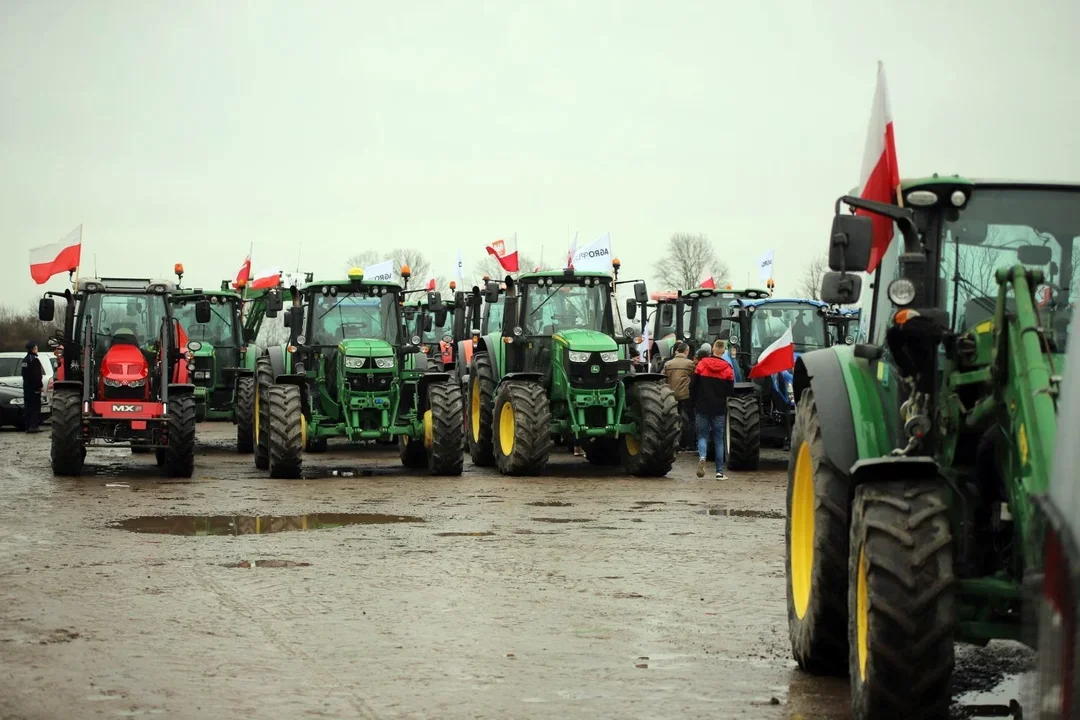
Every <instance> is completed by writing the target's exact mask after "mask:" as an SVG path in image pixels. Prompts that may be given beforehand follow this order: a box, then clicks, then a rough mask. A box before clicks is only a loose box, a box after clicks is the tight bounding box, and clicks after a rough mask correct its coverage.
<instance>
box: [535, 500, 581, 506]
mask: <svg viewBox="0 0 1080 720" xmlns="http://www.w3.org/2000/svg"><path fill="white" fill-rule="evenodd" d="M525 504H526V505H531V506H533V507H572V506H573V504H574V503H568V502H562V501H561V500H537V501H536V502H530V503H525Z"/></svg>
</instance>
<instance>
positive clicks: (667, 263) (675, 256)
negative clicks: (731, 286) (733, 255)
mask: <svg viewBox="0 0 1080 720" xmlns="http://www.w3.org/2000/svg"><path fill="white" fill-rule="evenodd" d="M728 274H729V270H728V266H727V264H726V263H724V262H723V261H722V260H719V259H717V257H716V250H715V249H714V248H713V245H712V242H710V241H709V237H708V236H707V235H705V234H704V233H698V234H696V235H695V234H692V233H674V234H673V235H672V236H671V237H670V238H669V239H668V244H667V249H666V251H665V252H664V255H663V256H662V257H661V258H660V262H659V263H658V264H657V267H656V273H655V276H656V279H657V280H658V281H659V282H660V284H661V285H662V286H663V287H664V289H667V290H687V289H691V288H696V287H698V286H699V285H700V284H701V281H702V279H703V278H706V277H709V276H710V275H711V276H712V278H713V279H714V280H715V281H716V284H717V285H720V284H721V283H725V282H727V280H728Z"/></svg>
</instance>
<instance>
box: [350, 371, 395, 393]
mask: <svg viewBox="0 0 1080 720" xmlns="http://www.w3.org/2000/svg"><path fill="white" fill-rule="evenodd" d="M393 379H394V374H393V373H350V374H349V376H348V382H349V389H350V390H352V391H353V392H385V391H387V390H389V389H390V383H391V382H392V381H393Z"/></svg>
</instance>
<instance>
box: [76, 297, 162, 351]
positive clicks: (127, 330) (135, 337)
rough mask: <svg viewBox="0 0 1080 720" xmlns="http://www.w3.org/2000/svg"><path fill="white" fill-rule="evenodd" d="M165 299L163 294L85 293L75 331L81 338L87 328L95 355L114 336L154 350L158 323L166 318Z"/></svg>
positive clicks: (109, 342)
mask: <svg viewBox="0 0 1080 720" xmlns="http://www.w3.org/2000/svg"><path fill="white" fill-rule="evenodd" d="M165 302H166V301H165V296H164V295H156V294H152V293H88V294H87V295H86V296H85V299H84V300H83V302H82V307H81V308H79V326H78V329H77V333H78V335H79V337H83V333H85V332H87V330H88V329H89V331H90V332H92V333H93V334H94V337H93V343H94V352H95V354H96V355H97V356H99V357H101V356H103V355H104V354H105V353H106V352H107V351H108V350H109V348H110V347H111V346H112V344H113V342H114V341H115V340H117V339H123V340H124V341H125V342H133V343H134V344H136V345H138V346H139V347H141V348H142V349H144V350H147V351H155V350H156V349H157V346H158V343H159V342H160V340H159V338H160V335H161V322H162V320H163V319H164V318H166V317H168V308H167V307H166V305H165ZM88 321H89V326H88V325H87V322H88Z"/></svg>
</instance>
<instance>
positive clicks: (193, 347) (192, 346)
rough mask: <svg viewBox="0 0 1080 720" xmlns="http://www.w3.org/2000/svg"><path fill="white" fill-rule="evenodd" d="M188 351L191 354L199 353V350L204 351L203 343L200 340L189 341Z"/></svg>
mask: <svg viewBox="0 0 1080 720" xmlns="http://www.w3.org/2000/svg"><path fill="white" fill-rule="evenodd" d="M187 349H188V350H190V351H191V352H198V351H199V350H202V343H201V342H199V341H198V340H189V341H188V344H187Z"/></svg>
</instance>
